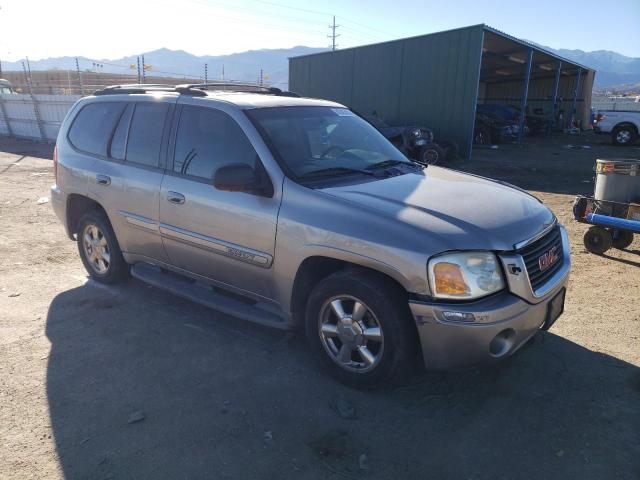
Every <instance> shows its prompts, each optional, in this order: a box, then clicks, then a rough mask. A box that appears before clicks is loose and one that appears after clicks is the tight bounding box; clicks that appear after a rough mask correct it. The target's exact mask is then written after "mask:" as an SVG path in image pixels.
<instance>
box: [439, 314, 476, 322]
mask: <svg viewBox="0 0 640 480" xmlns="http://www.w3.org/2000/svg"><path fill="white" fill-rule="evenodd" d="M442 316H443V317H444V319H445V320H448V321H450V322H465V323H471V322H475V321H476V317H475V316H474V315H473V313H467V312H449V311H443V312H442Z"/></svg>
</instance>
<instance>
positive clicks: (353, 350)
mask: <svg viewBox="0 0 640 480" xmlns="http://www.w3.org/2000/svg"><path fill="white" fill-rule="evenodd" d="M318 334H319V335H320V340H321V341H322V346H323V347H324V349H325V351H326V353H327V354H328V355H329V357H330V358H331V359H332V360H333V361H334V362H335V363H336V364H337V365H339V366H340V367H341V368H344V369H345V370H348V371H350V372H355V373H365V372H368V371H371V370H372V369H374V368H375V367H376V366H377V365H378V363H379V362H380V359H381V358H382V355H383V352H384V336H383V333H382V328H381V325H380V322H379V321H378V319H377V318H376V316H375V314H374V313H373V312H372V311H371V309H370V308H369V307H368V306H367V305H366V304H365V303H364V302H362V301H361V300H359V299H357V298H355V297H352V296H349V295H339V296H335V297H332V298H330V299H329V300H327V301H326V302H325V303H324V304H323V306H322V308H321V309H320V315H319V318H318Z"/></svg>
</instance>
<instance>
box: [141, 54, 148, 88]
mask: <svg viewBox="0 0 640 480" xmlns="http://www.w3.org/2000/svg"><path fill="white" fill-rule="evenodd" d="M144 68H145V64H144V55H142V83H146V80H147V74H146V73H145V70H144Z"/></svg>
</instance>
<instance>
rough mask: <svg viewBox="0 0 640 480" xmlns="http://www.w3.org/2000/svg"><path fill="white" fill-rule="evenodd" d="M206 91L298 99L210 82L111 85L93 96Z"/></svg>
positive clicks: (254, 87)
mask: <svg viewBox="0 0 640 480" xmlns="http://www.w3.org/2000/svg"><path fill="white" fill-rule="evenodd" d="M207 90H216V91H230V92H240V93H242V92H244V93H259V94H264V95H277V96H282V97H299V96H300V95H298V94H297V93H294V92H287V91H282V90H280V89H279V88H276V87H268V86H266V85H260V84H257V83H240V82H210V83H185V84H181V85H166V84H162V83H144V84H139V83H132V84H123V85H111V86H108V87H104V88H103V89H101V90H96V91H95V92H93V94H94V95H98V96H99V95H123V94H133V93H149V92H175V93H179V94H182V95H192V96H197V97H206V96H207Z"/></svg>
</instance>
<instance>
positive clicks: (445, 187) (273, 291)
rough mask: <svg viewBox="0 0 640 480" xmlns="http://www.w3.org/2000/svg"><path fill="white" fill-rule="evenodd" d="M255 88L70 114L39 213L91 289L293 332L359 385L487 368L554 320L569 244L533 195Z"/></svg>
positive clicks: (342, 111)
mask: <svg viewBox="0 0 640 480" xmlns="http://www.w3.org/2000/svg"><path fill="white" fill-rule="evenodd" d="M216 88H217V89H216ZM225 88H229V87H228V86H225ZM245 90H247V88H245ZM250 90H251V91H221V90H220V87H212V86H179V87H175V88H173V87H163V86H148V85H133V86H116V87H109V88H107V89H105V90H102V91H99V92H96V93H95V94H94V95H93V96H90V97H87V98H83V99H81V100H80V101H78V102H77V103H76V105H75V106H74V107H73V108H72V109H71V111H70V112H69V114H68V115H67V118H66V119H65V121H64V123H63V125H62V128H61V130H60V134H59V136H58V140H57V147H56V158H55V169H56V185H55V186H53V187H52V204H53V207H54V209H55V211H56V214H57V215H58V217H59V218H60V219H61V220H62V222H63V223H64V225H65V226H66V230H67V233H68V235H69V237H71V238H72V239H75V240H76V241H77V244H78V250H79V252H80V257H81V258H82V261H83V263H84V265H85V267H86V269H87V271H88V272H89V275H90V276H91V277H92V278H93V279H95V280H96V281H99V282H104V283H114V282H117V281H121V280H123V279H125V278H126V277H127V276H128V275H129V274H131V275H133V276H134V277H136V278H138V279H140V280H142V281H144V282H148V283H150V284H152V285H155V286H157V287H160V288H164V289H166V290H169V291H171V292H173V293H175V294H177V295H180V296H183V297H186V298H188V299H191V300H194V301H196V302H199V303H202V304H205V305H209V306H211V307H213V308H215V309H217V310H219V311H222V312H225V313H228V314H231V315H233V316H235V317H239V318H243V319H247V320H251V321H254V322H257V323H260V324H264V325H269V326H272V327H276V328H283V329H291V328H298V327H300V328H301V329H303V330H304V331H305V333H306V337H307V339H308V342H309V345H310V349H311V350H313V352H315V353H316V354H317V355H318V356H319V357H321V358H322V359H324V361H325V362H326V363H327V364H328V365H329V366H330V368H331V370H332V371H333V373H334V374H335V375H336V376H337V377H338V378H339V379H341V380H343V381H345V382H348V383H350V384H352V385H357V386H367V385H372V384H379V383H384V382H389V381H391V380H392V379H397V377H399V376H401V375H402V374H404V373H405V372H407V371H409V368H408V367H410V366H411V365H412V364H415V363H418V360H417V359H418V358H420V357H421V359H422V361H423V362H424V365H425V366H426V367H427V368H432V369H444V368H453V367H463V366H467V365H474V364H480V363H488V362H493V361H496V360H498V359H501V358H504V357H507V356H509V355H511V354H512V353H514V352H515V351H516V350H518V349H519V348H520V347H521V346H522V345H523V344H524V343H525V342H527V340H528V339H530V338H531V337H532V336H533V335H534V334H535V333H536V332H537V331H538V330H539V329H541V328H542V329H546V328H549V327H550V326H551V324H552V323H553V322H554V321H555V320H556V319H557V318H558V316H560V314H561V313H562V311H563V306H564V294H565V285H566V282H567V278H568V275H569V269H570V259H569V245H568V240H567V235H566V232H565V230H564V228H563V227H562V226H561V225H559V224H558V223H557V221H556V218H555V217H554V215H553V214H552V213H551V211H549V209H547V208H546V207H545V206H544V205H542V204H541V202H540V201H538V200H537V199H536V198H534V197H533V196H531V195H529V194H528V193H526V192H524V191H522V190H520V189H518V188H515V187H513V186H510V185H506V184H504V183H500V182H497V181H493V180H489V179H485V178H481V177H477V176H473V175H467V174H464V173H460V172H457V171H453V170H449V169H444V168H439V167H432V166H430V167H427V168H425V167H423V166H422V165H418V164H415V163H413V162H411V161H409V160H408V159H407V158H405V157H404V156H403V155H402V154H401V153H400V152H399V151H398V150H397V149H396V148H395V147H394V146H393V145H391V144H390V143H389V142H388V141H387V140H386V139H385V138H384V137H383V136H382V135H381V134H380V133H379V132H378V131H377V130H376V129H375V128H374V127H373V126H371V125H370V124H369V123H368V122H367V121H365V120H363V119H362V118H361V117H359V116H357V115H356V114H354V113H353V112H352V111H350V110H349V109H347V108H345V107H344V106H343V105H339V104H337V103H333V102H329V101H324V100H316V99H307V98H296V97H295V96H293V95H290V94H287V93H286V92H285V93H283V92H280V91H278V90H276V89H263V88H257V87H256V88H253V89H250Z"/></svg>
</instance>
